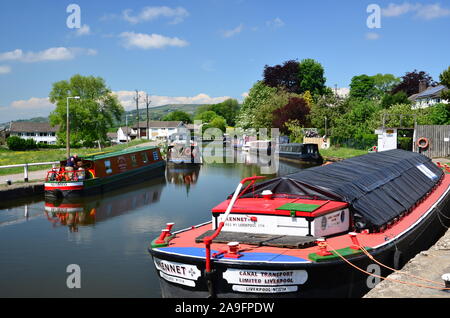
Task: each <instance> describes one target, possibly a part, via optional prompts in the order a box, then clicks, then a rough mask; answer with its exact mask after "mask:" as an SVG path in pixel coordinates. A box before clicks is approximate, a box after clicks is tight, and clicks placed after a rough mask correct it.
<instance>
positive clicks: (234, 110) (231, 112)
mask: <svg viewBox="0 0 450 318" xmlns="http://www.w3.org/2000/svg"><path fill="white" fill-rule="evenodd" d="M239 108H240V105H239V102H238V101H237V100H236V99H232V98H229V99H227V100H226V101H224V102H222V103H219V104H213V105H211V106H210V109H211V110H212V111H213V112H215V113H216V114H217V115H219V116H222V117H223V118H224V119H225V120H226V121H227V123H228V124H229V125H231V126H234V125H235V124H236V117H237V115H238V113H239Z"/></svg>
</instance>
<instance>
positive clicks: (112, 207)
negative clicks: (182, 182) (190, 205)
mask: <svg viewBox="0 0 450 318" xmlns="http://www.w3.org/2000/svg"><path fill="white" fill-rule="evenodd" d="M165 183H166V181H165V179H164V178H160V179H156V180H153V181H149V182H145V183H141V184H139V185H135V186H132V187H127V188H124V189H122V190H120V191H115V192H110V193H108V194H107V195H99V196H94V197H89V198H83V197H81V198H73V199H68V198H64V199H61V200H50V199H46V200H45V215H46V216H47V219H48V221H50V222H51V223H52V224H53V226H55V227H56V226H67V227H68V228H69V230H70V231H71V232H78V226H89V225H93V224H95V223H98V222H102V221H104V220H107V219H109V218H112V217H115V216H119V215H123V214H126V213H129V212H132V211H134V210H136V209H138V208H140V207H143V206H147V205H151V204H152V203H156V202H158V201H159V199H160V197H161V193H162V189H163V187H164V186H165Z"/></svg>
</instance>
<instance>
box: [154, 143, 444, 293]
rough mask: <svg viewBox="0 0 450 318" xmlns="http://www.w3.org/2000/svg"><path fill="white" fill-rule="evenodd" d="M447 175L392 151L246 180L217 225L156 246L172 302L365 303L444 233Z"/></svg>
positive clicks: (421, 159) (219, 212) (167, 233)
mask: <svg viewBox="0 0 450 318" xmlns="http://www.w3.org/2000/svg"><path fill="white" fill-rule="evenodd" d="M447 173H448V172H447V171H446V170H445V169H444V171H443V170H442V169H441V168H439V167H437V166H436V165H435V164H434V163H433V162H432V161H431V160H430V159H429V158H426V157H425V156H423V155H420V154H417V153H412V152H406V151H402V150H392V151H387V152H381V153H371V154H367V155H364V156H360V157H355V158H351V159H348V160H344V161H342V162H338V163H333V164H330V165H325V166H320V167H314V168H310V169H305V170H302V171H300V172H298V173H295V174H292V175H288V176H285V177H280V178H276V179H272V180H268V181H261V180H259V179H261V178H262V177H252V178H247V179H244V180H242V181H241V183H240V184H239V186H238V188H237V189H236V190H235V192H234V193H233V194H232V195H230V196H229V197H228V199H227V200H225V201H224V202H222V203H221V204H219V205H218V206H216V207H214V208H213V209H212V220H211V221H209V222H206V223H204V224H200V225H196V226H193V227H191V228H188V229H185V230H180V231H176V232H173V230H172V227H173V226H174V225H173V224H168V225H167V227H166V228H165V229H164V230H163V231H162V232H161V235H160V236H159V237H158V238H155V239H154V240H153V241H152V243H151V246H150V248H149V252H150V254H151V255H152V257H153V260H154V265H155V267H156V271H157V273H158V275H159V277H160V285H161V290H162V294H163V297H227V298H229V297H289V298H293V297H301V298H326V297H361V296H363V295H364V294H365V293H366V292H368V291H369V290H370V288H373V287H374V277H373V276H372V274H374V275H376V276H375V277H378V278H384V277H385V276H387V275H388V274H389V273H391V272H392V270H396V269H400V268H401V267H402V266H403V265H404V264H405V262H407V261H408V260H409V259H410V258H412V257H414V256H415V255H416V254H417V253H418V252H420V251H421V250H424V249H426V248H428V247H429V246H431V245H432V244H433V243H434V242H436V241H437V239H438V238H439V237H440V236H441V235H442V234H443V233H444V232H445V230H446V227H447V226H448V223H449V219H450V218H449V216H450V195H449V192H450V175H449V174H447ZM256 181H258V182H256ZM247 183H249V184H248V185H247V186H246V187H245V188H244V186H245V184H247ZM442 287H444V286H442ZM438 288H439V287H438Z"/></svg>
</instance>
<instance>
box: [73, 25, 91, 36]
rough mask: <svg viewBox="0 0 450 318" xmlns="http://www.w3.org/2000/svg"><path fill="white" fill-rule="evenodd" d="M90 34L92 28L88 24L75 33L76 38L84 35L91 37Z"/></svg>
mask: <svg viewBox="0 0 450 318" xmlns="http://www.w3.org/2000/svg"><path fill="white" fill-rule="evenodd" d="M89 34H91V28H90V27H89V25H87V24H84V25H83V26H82V27H81V28H79V29H77V30H76V31H75V35H76V36H83V35H89Z"/></svg>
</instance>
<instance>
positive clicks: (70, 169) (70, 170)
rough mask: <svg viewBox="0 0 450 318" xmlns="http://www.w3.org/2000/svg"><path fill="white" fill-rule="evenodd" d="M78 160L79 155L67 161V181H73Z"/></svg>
mask: <svg viewBox="0 0 450 318" xmlns="http://www.w3.org/2000/svg"><path fill="white" fill-rule="evenodd" d="M77 159H78V155H76V154H75V155H73V156H70V157H69V158H68V159H67V161H66V171H67V175H66V179H69V180H72V178H73V171H74V170H75V165H76V162H77Z"/></svg>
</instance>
